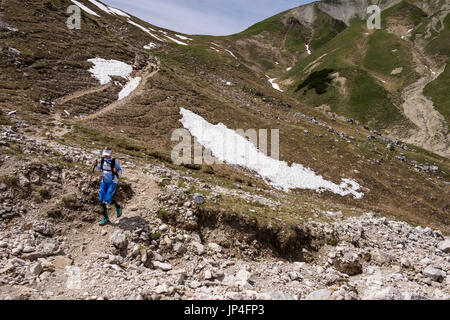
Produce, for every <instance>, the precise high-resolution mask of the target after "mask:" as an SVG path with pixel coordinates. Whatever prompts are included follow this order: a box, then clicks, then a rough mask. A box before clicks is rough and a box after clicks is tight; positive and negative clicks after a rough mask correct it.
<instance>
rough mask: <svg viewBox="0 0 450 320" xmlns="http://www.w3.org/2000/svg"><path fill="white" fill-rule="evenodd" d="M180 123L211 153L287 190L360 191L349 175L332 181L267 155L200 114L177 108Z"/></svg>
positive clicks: (337, 192) (359, 196) (307, 169)
mask: <svg viewBox="0 0 450 320" xmlns="http://www.w3.org/2000/svg"><path fill="white" fill-rule="evenodd" d="M180 114H181V115H182V119H181V120H180V121H181V123H182V124H183V126H184V127H185V128H186V129H187V130H189V131H190V133H191V134H192V135H193V136H194V137H196V138H197V140H198V142H199V143H200V144H201V145H202V146H204V147H205V148H207V149H209V150H211V152H212V154H213V156H214V157H216V158H217V159H218V160H220V161H222V162H225V163H227V164H229V165H236V166H241V167H244V168H247V169H249V170H251V171H254V172H256V173H257V174H259V175H260V176H261V177H262V178H263V179H264V181H265V182H266V183H268V184H269V185H271V186H273V187H275V188H277V189H281V190H284V191H285V192H289V191H290V190H292V189H310V190H315V191H317V192H319V193H320V192H324V191H331V192H333V193H335V194H339V195H341V196H346V195H353V197H354V198H356V199H361V198H362V197H363V196H364V194H363V193H360V192H357V190H359V189H360V186H359V184H358V183H357V182H356V181H354V180H351V179H342V182H341V184H339V185H338V184H335V183H333V182H331V181H328V180H325V179H323V177H322V176H319V175H316V174H315V173H314V171H312V170H311V169H309V168H305V167H303V166H302V165H301V164H298V163H293V164H292V165H291V166H289V165H288V164H287V163H286V162H285V161H279V160H275V159H272V158H270V157H269V156H267V155H265V154H264V153H262V152H260V151H259V150H258V149H257V148H256V147H255V146H254V145H253V143H251V142H250V141H248V140H247V139H245V138H244V137H242V136H241V135H239V134H238V133H236V132H235V131H233V130H231V129H228V128H227V127H226V126H225V125H224V124H222V123H219V124H217V125H213V124H211V123H209V122H207V121H206V120H205V119H203V118H202V117H201V116H199V115H197V114H195V113H193V112H191V111H189V110H186V109H184V108H181V109H180Z"/></svg>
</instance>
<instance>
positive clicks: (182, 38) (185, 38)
mask: <svg viewBox="0 0 450 320" xmlns="http://www.w3.org/2000/svg"><path fill="white" fill-rule="evenodd" d="M175 37H177V38H180V39H181V40H185V41H187V40H191V41H192V39H191V38H188V37H185V36H180V35H179V34H176V35H175Z"/></svg>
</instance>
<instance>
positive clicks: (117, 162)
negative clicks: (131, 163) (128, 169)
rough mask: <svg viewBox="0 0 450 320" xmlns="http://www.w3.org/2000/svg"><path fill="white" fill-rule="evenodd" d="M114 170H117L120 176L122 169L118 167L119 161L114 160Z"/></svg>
mask: <svg viewBox="0 0 450 320" xmlns="http://www.w3.org/2000/svg"><path fill="white" fill-rule="evenodd" d="M114 169H116V170H117V173H118V174H122V168H121V167H120V164H119V160H117V159H116V166H115V168H114Z"/></svg>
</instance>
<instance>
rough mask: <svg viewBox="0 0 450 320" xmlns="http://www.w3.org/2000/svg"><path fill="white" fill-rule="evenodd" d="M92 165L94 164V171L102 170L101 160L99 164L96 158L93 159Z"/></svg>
mask: <svg viewBox="0 0 450 320" xmlns="http://www.w3.org/2000/svg"><path fill="white" fill-rule="evenodd" d="M93 165H94V166H95V171H103V168H102V164H101V162H100V164H99V163H98V160H95V161H94V163H93Z"/></svg>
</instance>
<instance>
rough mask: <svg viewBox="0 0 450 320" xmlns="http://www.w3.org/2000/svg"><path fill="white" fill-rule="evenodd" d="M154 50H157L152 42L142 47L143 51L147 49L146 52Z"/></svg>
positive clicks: (156, 46)
mask: <svg viewBox="0 0 450 320" xmlns="http://www.w3.org/2000/svg"><path fill="white" fill-rule="evenodd" d="M156 48H158V45H157V44H156V43H154V42H150V43H149V44H147V45H145V46H144V49H147V50H153V49H156Z"/></svg>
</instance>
